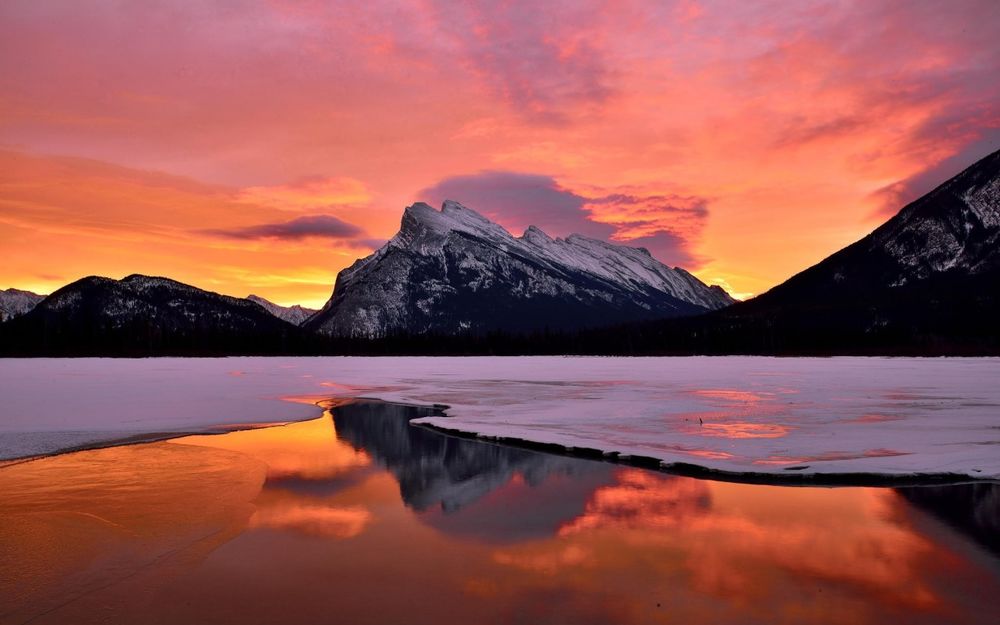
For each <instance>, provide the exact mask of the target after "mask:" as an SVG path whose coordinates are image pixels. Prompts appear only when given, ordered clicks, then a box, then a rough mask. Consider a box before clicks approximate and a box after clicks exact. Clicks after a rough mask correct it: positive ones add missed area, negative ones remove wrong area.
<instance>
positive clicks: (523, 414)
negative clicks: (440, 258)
mask: <svg viewBox="0 0 1000 625" xmlns="http://www.w3.org/2000/svg"><path fill="white" fill-rule="evenodd" d="M349 397H371V398H378V399H384V400H388V401H398V402H406V403H413V404H433V403H436V404H446V405H448V406H449V407H450V408H449V409H448V411H447V414H448V415H449V416H448V417H430V418H425V419H421V420H419V421H420V422H422V423H426V424H430V425H433V426H435V427H438V428H444V429H448V430H454V431H460V432H463V433H467V434H478V435H481V436H484V437H497V438H512V439H522V440H526V441H531V442H536V443H552V444H557V445H561V446H565V447H570V448H572V447H579V448H588V449H599V450H601V451H604V452H607V453H619V454H624V455H632V456H644V457H652V458H657V459H659V460H661V461H662V462H663V463H665V464H667V465H669V464H672V463H683V464H688V465H698V466H701V467H705V468H708V469H712V470H719V471H727V472H733V473H769V474H780V475H791V474H793V472H794V474H818V473H823V474H844V473H871V474H886V475H894V476H906V475H914V474H941V473H949V474H958V475H966V476H970V477H976V478H994V479H996V478H1000V359H905V358H830V359H808V358H783V359H781V358H560V357H538V358H223V359H177V358H162V359H147V360H127V359H120V360H116V359H25V360H15V359H6V360H0V458H16V457H23V456H28V455H35V454H46V453H53V452H56V451H59V450H63V449H67V448H73V447H78V446H83V445H96V444H100V443H103V442H108V441H112V440H116V439H121V438H125V437H130V436H137V435H145V434H150V433H168V432H188V431H194V430H206V429H213V428H230V427H235V426H239V425H242V424H251V423H269V422H284V421H292V420H299V419H308V418H311V417H314V416H318V414H319V409H318V408H316V407H315V406H314V405H312V404H310V403H309V401H303V399H306V400H308V399H313V400H319V399H323V398H349Z"/></svg>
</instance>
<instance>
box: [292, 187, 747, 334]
mask: <svg viewBox="0 0 1000 625" xmlns="http://www.w3.org/2000/svg"><path fill="white" fill-rule="evenodd" d="M491 302H492V303H491ZM732 302H733V299H732V298H731V297H729V295H728V294H726V293H725V291H722V290H721V289H720V288H718V287H709V286H707V285H705V284H704V283H702V282H701V281H699V280H698V279H697V278H695V277H694V276H692V275H691V274H689V273H687V272H685V271H683V270H680V269H676V268H670V267H668V266H666V265H664V264H663V263H661V262H659V261H658V260H656V259H655V258H653V257H652V255H650V253H649V251H648V250H645V249H643V248H634V247H628V246H626V245H619V244H614V243H608V242H606V241H600V240H597V239H591V238H588V237H584V236H581V235H576V234H574V235H570V236H568V237H566V238H553V237H551V236H549V235H548V234H546V233H545V232H543V231H542V230H541V229H540V228H538V227H536V226H530V227H529V228H528V229H527V230H526V231H525V232H524V234H523V235H522V236H521V237H515V236H513V235H512V234H510V232H508V231H507V230H506V229H504V228H503V227H502V226H501V225H499V224H497V223H495V222H493V221H491V220H490V219H488V218H487V217H485V216H483V215H482V214H480V213H478V212H476V211H474V210H472V209H471V208H468V207H466V206H464V205H462V204H460V203H459V202H455V201H453V200H448V201H446V202H444V204H443V206H442V207H441V210H435V209H434V208H432V207H431V206H429V205H427V204H425V203H422V202H418V203H415V204H412V205H411V206H408V207H407V208H406V209H405V210H404V212H403V217H402V220H401V223H400V229H399V232H398V233H397V234H396V235H395V236H394V237H393V238H392V239H391V240H390V241H389V242H388V243H387V244H386V245H385V246H383V247H382V248H380V249H379V250H377V251H376V252H375V253H374V254H372V255H371V256H369V257H367V258H364V259H361V260H359V261H357V262H356V263H354V265H352V266H351V267H349V268H348V269H345V270H344V271H342V272H341V273H340V275H339V276H338V277H337V285H336V287H335V289H334V294H333V297H331V299H330V301H329V302H327V304H326V306H324V308H323V310H321V311H320V312H319V313H318V314H317V315H316V316H315V317H314V318H312V319H310V320H309V321H308V323H307V325H308V326H309V327H312V328H314V329H317V330H319V331H320V332H323V333H326V334H333V335H362V336H384V335H387V334H392V333H398V332H408V333H409V332H417V333H420V332H445V333H450V332H458V331H489V330H492V329H508V330H537V329H541V328H552V329H567V328H570V329H571V328H573V327H583V326H595V325H606V324H613V323H619V322H623V321H631V320H636V319H646V318H657V317H668V316H678V315H689V314H697V313H699V312H704V311H707V310H714V309H717V308H721V307H723V306H726V305H728V304H730V303H732ZM556 310H558V311H560V312H559V313H556V312H555V311H556ZM505 311H506V312H505Z"/></svg>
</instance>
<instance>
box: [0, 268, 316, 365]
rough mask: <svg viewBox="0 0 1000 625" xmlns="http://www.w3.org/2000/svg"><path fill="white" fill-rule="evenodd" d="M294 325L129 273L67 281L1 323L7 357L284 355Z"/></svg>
mask: <svg viewBox="0 0 1000 625" xmlns="http://www.w3.org/2000/svg"><path fill="white" fill-rule="evenodd" d="M301 336H302V333H301V331H300V330H299V328H298V327H297V326H295V325H292V324H290V323H288V322H286V321H284V320H282V319H279V318H278V317H276V316H274V315H273V314H271V313H270V312H268V311H267V310H266V309H265V308H263V307H262V306H261V305H259V304H257V303H254V302H251V301H249V300H247V299H241V298H237V297H229V296H227V295H219V294H218V293H210V292H208V291H203V290H201V289H198V288H195V287H193V286H189V285H186V284H182V283H180V282H176V281H174V280H169V279H166V278H155V277H149V276H141V275H131V276H128V277H127V278H123V279H122V280H112V279H110V278H100V277H88V278H83V279H81V280H77V281H76V282H73V283H71V284H68V285H66V286H64V287H62V288H61V289H59V290H57V291H56V292H54V293H52V294H51V295H49V296H48V297H46V298H45V299H43V300H42V301H41V302H39V303H38V304H37V305H36V306H34V308H32V309H31V310H30V311H29V312H27V313H25V314H23V315H21V316H19V317H16V318H14V319H12V320H10V321H8V322H6V323H4V324H2V325H0V350H3V351H4V352H6V353H13V354H50V355H94V354H111V355H150V354H220V353H227V354H229V353H232V354H258V353H287V352H289V351H294V350H297V349H302V348H303V342H302V340H301Z"/></svg>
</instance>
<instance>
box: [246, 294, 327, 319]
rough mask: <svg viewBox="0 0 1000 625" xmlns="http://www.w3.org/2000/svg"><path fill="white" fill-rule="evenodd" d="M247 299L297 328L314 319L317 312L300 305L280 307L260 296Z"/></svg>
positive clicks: (249, 296) (251, 296)
mask: <svg viewBox="0 0 1000 625" xmlns="http://www.w3.org/2000/svg"><path fill="white" fill-rule="evenodd" d="M247 299H248V300H250V301H251V302H253V303H254V304H258V305H260V306H262V307H263V308H264V310H266V311H267V312H269V313H271V314H272V315H274V316H275V317H277V318H278V319H282V320H284V321H287V322H288V323H291V324H293V325H297V326H299V325H302V324H303V323H304V322H305V320H306V319H308V318H309V317H312V316H313V315H315V314H316V312H317V311H316V309H315V308H305V307H304V306H299V305H298V304H296V305H294V306H279V305H278V304H275V303H274V302H270V301H268V300H266V299H264V298H263V297H260V296H258V295H248V296H247Z"/></svg>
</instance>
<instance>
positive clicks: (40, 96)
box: [0, 0, 1000, 306]
mask: <svg viewBox="0 0 1000 625" xmlns="http://www.w3.org/2000/svg"><path fill="white" fill-rule="evenodd" d="M539 6H541V5H533V4H531V3H525V4H524V5H521V4H519V3H496V2H486V1H483V2H474V1H466V2H458V1H453V0H422V1H419V2H412V3H399V2H389V1H381V0H378V1H368V2H357V3H347V2H342V3H330V2H322V1H319V0H316V1H313V2H291V1H288V0H270V1H264V0H259V1H256V2H254V1H250V2H246V3H239V6H237V5H236V4H233V3H227V2H201V3H194V2H190V3H176V2H168V1H166V0H149V1H147V2H114V1H111V0H107V1H96V0H73V1H67V2H58V1H52V2H37V1H34V0H7V1H6V2H3V3H2V4H0V250H2V252H3V257H4V261H5V262H4V263H3V264H2V265H0V287H18V288H25V289H30V290H34V291H38V292H50V291H51V290H53V289H55V288H58V287H59V286H61V285H63V284H65V283H67V282H69V281H71V280H75V279H77V278H80V277H82V276H85V275H89V274H101V275H107V276H112V277H122V276H124V275H127V274H130V273H147V274H157V275H166V276H169V277H172V278H175V279H178V280H181V281H184V282H188V283H191V284H194V285H196V286H200V287H202V288H207V289H211V290H216V291H220V292H223V293H228V294H232V295H239V296H243V295H247V294H249V293H256V294H258V295H262V296H264V297H267V298H269V299H272V300H274V301H277V302H279V303H284V304H291V303H303V304H307V305H313V306H319V305H321V304H322V303H323V302H324V301H325V300H326V299H327V297H328V296H329V293H330V290H331V287H332V285H333V281H334V278H335V276H336V273H337V271H339V270H340V269H342V268H344V267H345V266H347V265H349V264H350V263H351V262H353V260H354V259H355V258H357V257H359V256H363V255H366V254H367V253H369V252H370V251H371V250H372V249H374V248H375V247H376V246H377V245H379V244H380V243H381V242H382V241H384V240H385V239H387V238H388V237H390V236H391V235H392V234H393V233H394V232H395V230H396V228H397V227H398V223H399V216H400V213H401V211H402V208H403V207H404V206H405V205H406V204H408V203H411V202H413V201H415V200H426V201H430V202H433V203H439V202H440V201H441V200H443V199H444V198H445V197H449V198H450V199H455V200H458V201H461V202H463V203H465V204H467V205H469V206H470V207H472V208H477V209H479V210H481V211H482V212H485V213H487V214H489V215H490V216H492V217H494V218H496V219H497V220H498V221H500V223H502V224H504V225H505V226H507V227H508V228H510V229H511V230H513V231H514V232H515V233H516V234H520V231H521V230H522V229H523V228H524V227H526V226H527V225H529V224H531V223H534V224H537V225H539V226H540V227H542V228H543V229H544V230H546V231H548V232H549V233H550V234H553V235H559V236H563V235H566V234H569V233H571V232H581V233H584V234H588V235H590V236H597V237H603V238H608V239H611V240H615V241H621V242H629V241H632V242H633V244H635V245H644V246H646V247H648V248H649V249H650V250H652V252H653V253H654V255H656V256H657V257H659V258H660V259H661V260H663V261H665V262H668V263H670V264H679V265H682V266H684V267H687V268H689V269H692V270H693V271H694V272H695V273H696V274H697V275H698V276H699V277H701V278H702V279H703V280H705V281H707V282H712V283H719V284H722V285H723V286H725V287H726V288H728V289H729V290H730V291H731V292H733V293H734V294H736V295H739V296H746V295H749V294H753V293H760V292H762V291H764V290H766V289H767V288H769V287H770V286H773V285H774V284H776V283H778V282H780V281H782V280H784V279H785V278H787V277H788V276H790V275H792V274H793V273H795V272H796V271H798V270H800V269H803V268H805V267H806V266H808V265H810V264H812V263H814V262H816V261H818V260H820V259H822V258H823V257H824V256H826V255H828V254H829V253H831V252H833V251H835V250H837V249H838V248H840V247H842V246H843V245H845V244H847V243H849V242H851V241H853V240H855V239H857V238H859V237H860V236H862V235H864V234H866V233H867V232H869V231H870V230H871V229H872V228H873V227H875V226H876V225H877V224H878V223H880V222H881V221H882V220H884V219H885V218H886V217H887V216H888V215H890V214H891V213H892V212H893V211H894V209H897V208H899V206H901V204H902V203H903V202H905V201H907V200H910V199H913V198H915V197H916V196H918V195H919V194H921V193H923V192H925V191H927V190H929V189H930V188H931V187H933V186H934V185H935V184H937V183H939V182H941V181H943V180H944V179H946V178H947V177H948V176H950V175H952V174H954V173H956V172H957V171H959V170H960V169H962V168H963V167H964V166H966V165H968V164H971V163H972V162H973V161H974V160H976V159H977V158H979V157H981V156H983V155H985V154H987V153H989V152H991V151H993V150H995V149H998V148H1000V81H998V80H997V79H996V76H998V75H1000V40H998V38H997V37H996V33H997V32H1000V3H997V2H996V1H995V0H986V1H982V2H979V1H974V0H960V1H958V2H954V3H941V2H936V1H935V2H921V1H908V2H875V1H857V2H825V1H813V0H808V1H807V0H803V1H797V2H754V3H747V2H695V1H688V0H685V1H679V2H673V3H671V2H663V1H650V2H642V1H638V0H636V1H628V0H622V1H615V0H605V1H597V0H572V1H565V2H562V1H559V2H551V3H545V5H544V6H545V10H544V12H540V10H539V9H538V7H539Z"/></svg>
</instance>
